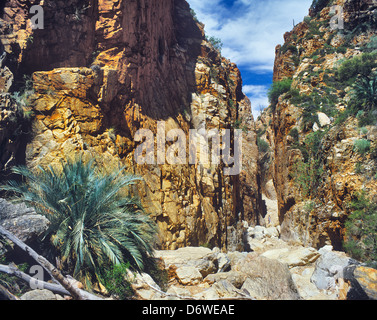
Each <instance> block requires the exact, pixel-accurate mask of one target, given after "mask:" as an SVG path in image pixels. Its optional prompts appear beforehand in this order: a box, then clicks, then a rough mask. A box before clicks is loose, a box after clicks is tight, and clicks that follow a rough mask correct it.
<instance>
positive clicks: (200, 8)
mask: <svg viewBox="0 0 377 320" xmlns="http://www.w3.org/2000/svg"><path fill="white" fill-rule="evenodd" d="M187 1H188V2H189V3H190V6H191V8H192V9H194V11H195V12H196V14H197V17H198V19H199V20H200V21H201V22H203V23H204V24H205V30H206V33H207V34H208V35H210V36H215V37H218V38H220V39H221V40H222V42H223V44H224V46H223V50H222V54H223V55H224V56H225V57H227V58H228V59H230V60H231V61H232V62H235V63H236V64H237V65H238V67H240V69H241V71H242V73H243V74H244V73H245V72H250V73H252V74H268V73H272V70H273V65H274V59H275V47H276V45H278V44H282V43H283V42H284V39H283V35H284V33H285V32H287V31H290V30H292V27H293V20H294V21H295V23H296V24H297V23H299V22H301V21H302V20H303V18H304V17H305V16H306V15H308V12H309V7H310V5H311V3H312V0H285V1H281V0H264V1H260V0H236V1H229V0H228V1H227V0H225V1H224V0H209V1H205V0H187ZM224 2H227V3H230V2H231V3H233V2H234V3H233V6H232V7H231V9H229V5H228V8H227V7H226V6H225V5H224ZM254 83H255V81H254ZM257 88H258V86H254V87H253V86H248V84H247V83H245V88H244V89H245V93H246V94H247V95H248V96H249V97H250V100H251V101H252V103H253V109H254V112H253V113H254V114H255V111H256V110H258V109H259V108H258V105H259V104H263V105H268V102H267V97H266V93H267V87H265V88H264V89H265V90H264V91H259V92H256V91H255V90H256V89H257ZM247 90H249V92H248V93H247V92H246V91H247ZM263 94H264V95H263Z"/></svg>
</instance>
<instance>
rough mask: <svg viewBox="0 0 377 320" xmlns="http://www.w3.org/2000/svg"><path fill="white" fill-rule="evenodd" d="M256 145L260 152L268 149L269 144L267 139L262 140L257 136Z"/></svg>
mask: <svg viewBox="0 0 377 320" xmlns="http://www.w3.org/2000/svg"><path fill="white" fill-rule="evenodd" d="M257 145H258V150H259V152H260V153H266V152H268V151H269V150H270V145H269V144H268V142H267V141H265V140H263V139H262V138H259V137H258V138H257Z"/></svg>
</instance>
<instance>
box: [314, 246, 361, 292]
mask: <svg viewBox="0 0 377 320" xmlns="http://www.w3.org/2000/svg"><path fill="white" fill-rule="evenodd" d="M319 253H320V254H321V256H320V258H319V259H318V260H317V262H316V265H315V270H314V272H313V275H312V277H311V281H312V282H313V283H314V284H315V285H316V286H317V288H318V289H319V290H334V289H336V288H337V285H336V277H338V273H339V272H338V270H342V269H344V268H346V267H347V266H349V265H352V264H354V263H355V262H356V261H354V260H352V259H351V258H350V257H348V256H347V255H346V254H345V253H344V252H337V251H332V247H331V246H326V247H324V248H322V249H321V250H319ZM340 277H342V275H340Z"/></svg>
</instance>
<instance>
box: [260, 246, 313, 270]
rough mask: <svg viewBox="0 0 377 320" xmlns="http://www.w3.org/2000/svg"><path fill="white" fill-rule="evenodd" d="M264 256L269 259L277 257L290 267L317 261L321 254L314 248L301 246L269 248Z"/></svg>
mask: <svg viewBox="0 0 377 320" xmlns="http://www.w3.org/2000/svg"><path fill="white" fill-rule="evenodd" d="M262 256H263V257H266V258H269V259H276V260H278V261H280V262H281V263H286V264H287V265H288V266H289V267H290V268H293V267H298V266H305V265H308V264H310V263H313V262H315V261H316V260H317V259H318V258H319V256H320V254H319V253H318V251H317V250H315V249H314V248H304V247H300V248H297V249H288V248H282V249H274V250H269V251H266V252H265V253H263V254H262Z"/></svg>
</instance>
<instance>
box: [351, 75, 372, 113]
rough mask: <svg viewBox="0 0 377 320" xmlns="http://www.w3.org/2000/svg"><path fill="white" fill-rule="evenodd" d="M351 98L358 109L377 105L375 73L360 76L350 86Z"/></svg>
mask: <svg viewBox="0 0 377 320" xmlns="http://www.w3.org/2000/svg"><path fill="white" fill-rule="evenodd" d="M352 91H353V92H352V98H353V99H354V103H355V106H356V107H357V108H358V109H361V108H363V109H368V110H370V109H375V108H376V106H377V73H372V74H371V75H370V76H360V77H359V78H358V79H357V81H356V82H355V84H354V85H353V86H352Z"/></svg>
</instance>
